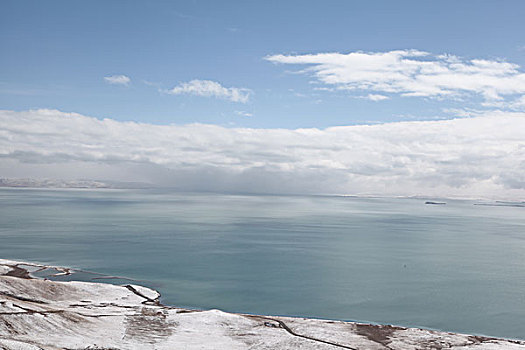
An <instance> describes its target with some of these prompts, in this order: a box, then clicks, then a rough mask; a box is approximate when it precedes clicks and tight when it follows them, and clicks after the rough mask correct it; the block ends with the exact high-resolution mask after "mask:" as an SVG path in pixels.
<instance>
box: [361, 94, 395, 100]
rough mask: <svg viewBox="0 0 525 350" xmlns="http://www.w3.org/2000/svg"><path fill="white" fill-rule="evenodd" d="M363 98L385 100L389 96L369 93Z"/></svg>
mask: <svg viewBox="0 0 525 350" xmlns="http://www.w3.org/2000/svg"><path fill="white" fill-rule="evenodd" d="M363 98H365V99H367V100H370V101H384V100H388V99H389V97H388V96H385V95H379V94H368V95H366V96H363Z"/></svg>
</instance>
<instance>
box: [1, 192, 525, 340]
mask: <svg viewBox="0 0 525 350" xmlns="http://www.w3.org/2000/svg"><path fill="white" fill-rule="evenodd" d="M431 200H432V199H431ZM425 201H426V200H421V199H385V198H353V197H311V196H310V197H308V196H304V197H300V196H240V195H217V194H180V193H163V192H161V191H146V190H130V191H123V190H118V191H116V190H98V191H89V190H27V189H23V190H22V189H3V190H0V213H1V216H0V257H3V258H9V259H18V260H29V261H35V262H41V263H45V264H50V265H58V266H71V267H75V268H79V269H82V270H84V271H95V272H98V273H103V274H107V275H110V276H117V277H118V278H116V279H108V280H106V279H99V280H98V281H100V282H110V283H122V284H127V283H137V282H130V281H129V280H125V279H122V278H121V277H120V276H125V277H129V278H132V279H136V280H141V281H144V282H140V283H141V284H145V285H148V286H150V287H153V288H156V289H159V290H160V292H161V293H162V301H163V302H164V303H166V304H174V305H178V306H183V307H196V308H220V309H223V310H227V311H237V312H247V313H258V314H273V315H301V316H309V317H321V318H331V319H344V320H364V321H374V322H379V323H393V324H398V325H407V326H414V325H415V326H421V327H429V328H436V329H442V330H448V331H457V332H468V333H477V334H487V335H493V336H503V337H514V338H525V336H524V335H525V322H523V320H525V298H524V294H523V291H525V212H524V208H522V207H519V206H511V207H510V206H477V205H473V204H475V203H476V202H469V201H452V200H446V202H447V204H446V205H425ZM439 202H441V200H439ZM48 272H49V271H48ZM42 273H45V272H42ZM93 277H97V276H94V275H93V274H90V273H88V272H77V274H75V275H73V276H67V275H62V276H58V277H53V278H58V279H62V280H69V279H85V280H88V279H92V278H93ZM99 277H101V276H99ZM119 278H120V279H119Z"/></svg>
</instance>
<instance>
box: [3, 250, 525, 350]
mask: <svg viewBox="0 0 525 350" xmlns="http://www.w3.org/2000/svg"><path fill="white" fill-rule="evenodd" d="M40 268H46V266H42V265H38V264H28V263H21V262H15V261H9V260H2V259H0V349H13V350H14V349H21V350H25V349H27V350H30V349H31V350H32V349H46V350H47V349H337V348H343V349H400V350H401V349H403V350H405V349H478V350H488V349H516V350H518V349H521V350H525V341H513V340H503V339H494V338H486V337H479V336H470V335H465V334H454V333H446V332H437V331H430V330H424V329H416V328H403V327H396V326H382V325H369V324H360V323H353V322H341V321H328V320H314V319H305V318H291V317H273V316H272V317H270V316H254V315H241V314H232V313H226V312H222V311H219V310H207V311H200V310H189V309H181V308H175V307H168V306H164V305H161V304H160V303H159V297H160V295H159V293H158V292H156V291H154V290H151V289H149V288H145V287H142V286H137V285H123V286H116V285H111V284H102V283H91V282H57V281H50V280H42V279H36V278H31V276H30V274H29V272H31V271H35V270H37V269H40ZM62 270H63V269H62Z"/></svg>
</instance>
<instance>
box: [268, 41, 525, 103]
mask: <svg viewBox="0 0 525 350" xmlns="http://www.w3.org/2000/svg"><path fill="white" fill-rule="evenodd" d="M265 59H266V60H268V61H271V62H274V63H281V64H295V65H308V66H309V67H308V68H307V69H305V70H304V71H303V72H304V73H311V74H313V75H314V76H315V77H316V78H317V79H318V80H319V81H320V82H322V83H324V84H327V85H329V86H334V87H335V88H336V89H339V90H367V91H375V92H381V93H393V94H400V95H401V96H423V97H431V98H441V97H449V98H458V97H462V96H464V95H465V94H470V95H480V96H481V97H482V98H484V99H485V101H489V102H494V101H501V100H503V99H504V98H505V97H516V95H523V94H525V73H523V72H522V71H520V70H519V69H520V66H519V65H517V64H513V63H508V62H505V61H501V60H484V59H472V60H464V59H462V58H460V57H458V56H454V55H432V54H430V53H427V52H423V51H418V50H395V51H388V52H375V53H367V52H360V51H359V52H351V53H346V54H345V53H317V54H309V55H281V54H279V55H271V56H267V57H266V58H265ZM513 95H514V96H513ZM517 97H518V98H519V97H520V96H517ZM517 101H518V100H517ZM518 103H519V101H518Z"/></svg>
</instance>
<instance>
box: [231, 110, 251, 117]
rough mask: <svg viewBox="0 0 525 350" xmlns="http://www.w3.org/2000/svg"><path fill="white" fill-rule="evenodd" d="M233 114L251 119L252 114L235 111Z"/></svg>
mask: <svg viewBox="0 0 525 350" xmlns="http://www.w3.org/2000/svg"><path fill="white" fill-rule="evenodd" d="M235 114H237V115H240V116H241V117H253V114H252V113H250V112H246V111H235Z"/></svg>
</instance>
